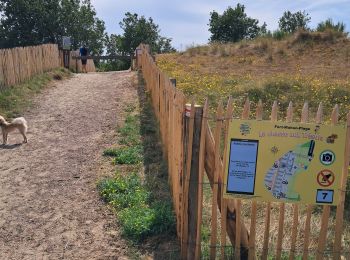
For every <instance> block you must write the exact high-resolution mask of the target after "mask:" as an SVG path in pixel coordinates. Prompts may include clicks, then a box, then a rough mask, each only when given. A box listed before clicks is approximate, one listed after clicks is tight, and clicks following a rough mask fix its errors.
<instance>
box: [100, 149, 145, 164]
mask: <svg viewBox="0 0 350 260" xmlns="http://www.w3.org/2000/svg"><path fill="white" fill-rule="evenodd" d="M103 155H105V156H112V157H115V158H114V162H115V163H116V164H137V163H140V162H142V146H140V145H134V146H131V147H128V146H127V147H121V148H109V149H106V150H105V151H104V152H103Z"/></svg>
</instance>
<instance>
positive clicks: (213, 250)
mask: <svg viewBox="0 0 350 260" xmlns="http://www.w3.org/2000/svg"><path fill="white" fill-rule="evenodd" d="M222 114H223V106H222V102H220V103H219V106H218V108H217V113H216V127H215V133H214V136H215V137H214V142H215V172H214V185H213V201H212V214H211V235H210V259H215V257H216V242H217V214H218V213H217V211H218V204H217V203H218V200H217V199H218V181H219V174H220V169H221V167H220V165H219V164H220V160H221V159H220V135H221V127H222V120H221V119H222Z"/></svg>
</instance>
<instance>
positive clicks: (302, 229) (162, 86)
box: [137, 45, 350, 259]
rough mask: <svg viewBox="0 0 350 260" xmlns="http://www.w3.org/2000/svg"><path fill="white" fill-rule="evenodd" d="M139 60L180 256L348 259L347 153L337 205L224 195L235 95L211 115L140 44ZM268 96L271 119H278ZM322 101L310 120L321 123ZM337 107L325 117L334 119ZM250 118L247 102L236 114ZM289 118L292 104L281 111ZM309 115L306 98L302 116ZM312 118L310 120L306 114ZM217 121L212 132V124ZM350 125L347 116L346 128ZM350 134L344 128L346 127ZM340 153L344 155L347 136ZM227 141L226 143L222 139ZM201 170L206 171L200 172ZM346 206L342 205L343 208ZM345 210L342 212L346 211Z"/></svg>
mask: <svg viewBox="0 0 350 260" xmlns="http://www.w3.org/2000/svg"><path fill="white" fill-rule="evenodd" d="M139 48H140V50H141V51H140V52H139V53H138V54H139V55H137V66H138V67H139V69H141V70H142V74H143V77H144V79H145V82H146V90H147V91H148V92H149V93H150V96H151V100H152V104H153V108H154V111H155V114H156V116H157V118H158V120H159V124H160V133H161V139H162V142H163V146H164V148H163V150H164V154H165V156H166V157H167V161H168V171H169V182H170V185H171V189H172V194H173V204H174V209H175V214H176V219H177V235H178V237H179V240H180V242H181V258H182V259H205V258H208V259H215V258H220V259H271V258H273V259H350V252H349V250H350V249H349V248H350V235H349V234H350V228H349V226H350V225H349V217H347V218H346V217H344V214H347V215H349V212H348V211H349V209H348V208H345V210H344V205H348V204H349V203H348V202H346V203H345V197H346V177H347V171H348V164H349V159H348V156H346V157H345V158H346V159H345V162H344V166H343V170H342V174H341V190H340V203H339V205H338V206H330V205H324V206H323V205H322V206H318V205H317V206H313V205H303V204H290V203H286V204H285V203H277V202H257V201H252V200H243V199H234V200H233V199H227V198H224V197H223V188H222V187H223V179H224V169H223V168H224V166H223V165H225V162H223V159H222V158H226V157H225V156H224V153H226V149H225V148H226V147H224V149H223V147H222V146H223V145H222V144H226V143H227V140H224V139H225V138H226V139H227V134H226V133H227V131H228V124H229V121H230V119H232V115H233V101H232V99H231V98H230V99H229V100H228V101H227V107H226V109H225V108H224V106H223V104H222V103H221V104H219V106H218V108H217V112H216V116H210V115H209V113H208V102H205V104H204V106H197V105H195V103H194V101H192V102H191V105H187V106H186V97H185V96H184V94H183V93H182V92H181V91H180V90H178V89H177V88H176V86H175V84H173V81H172V80H171V79H169V78H168V77H167V75H165V74H164V73H163V72H162V71H160V69H159V68H158V67H157V66H156V63H155V62H154V59H153V57H152V56H151V55H150V53H149V47H148V46H147V45H140V47H139ZM256 107H257V108H256V112H255V117H256V120H262V114H263V104H262V102H261V101H260V102H259V103H258V104H257V106H256ZM277 112H278V105H277V102H274V104H273V107H272V112H271V117H270V120H271V121H277V120H278V118H277V114H278V113H277ZM322 113H323V112H322V104H320V106H319V108H318V112H317V116H316V118H315V120H314V121H315V122H316V123H318V124H320V123H321V122H322ZM338 114H339V108H338V106H337V105H336V106H335V107H334V109H333V112H332V117H331V123H332V124H333V125H335V124H337V123H338ZM249 116H250V102H249V100H247V101H246V103H245V105H244V109H243V113H242V115H241V118H242V119H248V118H249ZM286 121H287V122H292V121H293V106H292V103H290V106H289V108H288V111H287V117H286ZM308 121H309V108H308V104H307V103H305V105H304V107H303V109H302V116H301V122H302V123H307V122H308ZM310 121H313V120H312V119H310ZM210 126H215V128H214V132H213V133H212V131H211V127H210ZM349 127H350V114H348V116H347V128H348V129H349ZM348 132H349V131H348ZM346 138H347V139H346V140H347V145H346V149H345V150H346V151H345V152H344V153H345V155H348V154H349V134H348V133H347V136H346ZM225 146H226V145H225ZM204 172H205V173H206V175H204ZM347 207H348V206H347ZM344 211H345V213H344Z"/></svg>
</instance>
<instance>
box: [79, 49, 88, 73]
mask: <svg viewBox="0 0 350 260" xmlns="http://www.w3.org/2000/svg"><path fill="white" fill-rule="evenodd" d="M79 52H80V56H81V65H82V72H83V73H87V70H86V63H87V55H88V50H87V48H86V47H85V45H83V46H82V47H81V48H80V50H79Z"/></svg>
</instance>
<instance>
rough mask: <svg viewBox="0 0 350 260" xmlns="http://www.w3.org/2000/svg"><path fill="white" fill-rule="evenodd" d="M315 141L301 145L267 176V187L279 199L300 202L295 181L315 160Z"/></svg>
mask: <svg viewBox="0 0 350 260" xmlns="http://www.w3.org/2000/svg"><path fill="white" fill-rule="evenodd" d="M314 148H315V141H313V140H312V141H309V142H307V143H303V144H299V145H297V146H296V147H295V149H293V150H291V151H288V153H286V154H284V155H283V156H282V157H281V158H279V159H278V160H277V161H275V162H274V164H273V166H272V167H271V168H270V169H269V170H268V172H267V174H266V176H265V186H266V188H267V189H268V190H269V191H270V192H271V194H272V195H273V196H274V197H275V198H277V199H288V200H297V201H298V200H300V194H299V193H298V192H297V191H296V190H295V180H296V178H297V177H299V175H300V174H306V173H307V172H306V170H307V168H308V166H309V164H310V162H311V161H312V159H313V156H314V154H313V151H314Z"/></svg>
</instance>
